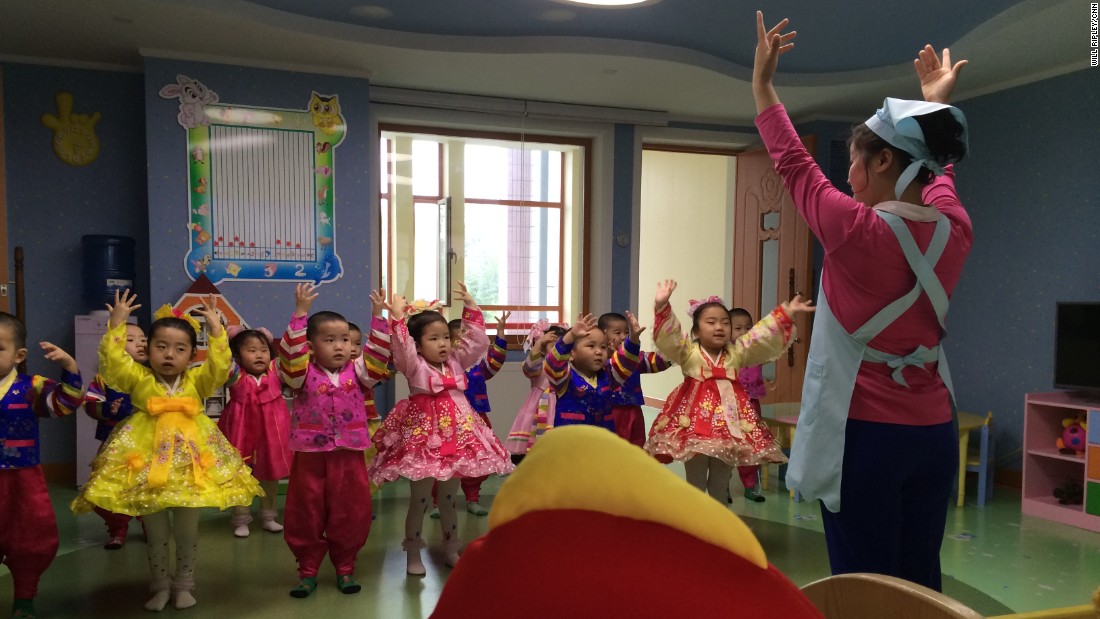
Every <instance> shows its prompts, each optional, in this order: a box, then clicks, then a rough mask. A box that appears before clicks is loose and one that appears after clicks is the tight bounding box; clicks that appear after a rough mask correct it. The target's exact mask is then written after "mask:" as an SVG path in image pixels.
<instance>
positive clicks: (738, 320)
mask: <svg viewBox="0 0 1100 619" xmlns="http://www.w3.org/2000/svg"><path fill="white" fill-rule="evenodd" d="M729 317H730V341H731V342H734V341H736V340H737V338H739V337H741V336H742V335H744V334H746V333H748V332H749V331H751V330H752V325H753V322H752V314H750V313H749V310H747V309H744V308H742V307H734V308H732V309H730V311H729ZM737 380H739V381H740V382H741V386H742V387H744V388H745V395H747V396H749V407H750V408H751V409H752V411H751V412H752V417H751V418H750V419H749V421H751V422H752V423H756V424H759V423H761V420H762V417H761V413H760V399H761V398H763V397H766V396H767V395H768V389H767V387H765V386H764V370H763V366H759V365H754V366H751V367H747V368H742V369H741V370H740V371H738V372H737ZM759 473H760V465H759V464H753V465H749V466H739V467H737V476H738V477H740V478H741V485H743V486H744V487H745V498H746V499H748V500H750V501H752V502H754V503H763V502H764V495H762V494H760V492H758V491H757V489H756V480H757V478H758V477H759ZM729 502H730V503H733V498H732V497H730V499H729Z"/></svg>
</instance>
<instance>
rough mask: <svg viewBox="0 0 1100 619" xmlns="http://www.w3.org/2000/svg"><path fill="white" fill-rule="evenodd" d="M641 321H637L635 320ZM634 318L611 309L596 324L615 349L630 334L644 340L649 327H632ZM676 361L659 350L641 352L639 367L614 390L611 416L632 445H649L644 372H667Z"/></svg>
mask: <svg viewBox="0 0 1100 619" xmlns="http://www.w3.org/2000/svg"><path fill="white" fill-rule="evenodd" d="M634 324H635V325H637V321H634ZM630 325H631V322H630V321H627V318H626V316H623V315H622V314H618V313H615V312H608V313H606V314H604V315H602V316H600V320H599V322H598V323H597V324H596V326H597V327H598V328H599V329H600V331H603V332H604V334H605V335H606V336H607V349H608V350H611V351H614V350H618V349H619V346H622V343H623V340H625V339H626V337H627V335H629V336H630V339H631V340H632V341H635V342H639V343H640V342H641V341H642V340H641V339H640V336H641V334H642V331H645V327H639V330H638V332H637V333H634V332H632V331H631V329H630ZM670 367H672V364H671V363H669V362H668V361H666V360H665V358H664V357H662V356H661V355H659V354H658V353H655V352H647V353H641V354H640V355H639V357H638V369H637V370H636V371H635V372H634V373H633V374H631V376H630V378H628V379H626V383H624V384H623V386H622V387H619V388H618V389H616V390H615V392H614V393H612V394H611V418H612V419H613V420H614V421H615V434H618V435H619V436H621V437H623V438H624V439H626V441H627V442H629V443H630V444H631V445H637V446H638V447H641V446H643V445H645V419H644V418H643V417H642V405H643V404H645V396H644V395H643V394H642V374H656V373H657V372H664V371H665V370H667V369H668V368H670Z"/></svg>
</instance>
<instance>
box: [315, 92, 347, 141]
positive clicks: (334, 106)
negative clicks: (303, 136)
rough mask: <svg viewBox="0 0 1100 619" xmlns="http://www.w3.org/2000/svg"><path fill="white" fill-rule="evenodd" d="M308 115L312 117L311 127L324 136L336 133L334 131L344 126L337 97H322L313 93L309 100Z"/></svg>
mask: <svg viewBox="0 0 1100 619" xmlns="http://www.w3.org/2000/svg"><path fill="white" fill-rule="evenodd" d="M309 113H310V114H312V115H313V126H314V127H317V128H318V129H319V130H320V131H321V133H324V134H325V135H332V134H334V133H336V129H337V128H339V127H343V125H344V117H343V116H341V115H340V97H339V96H338V95H322V94H318V93H317V91H313V93H312V94H311V96H310V98H309Z"/></svg>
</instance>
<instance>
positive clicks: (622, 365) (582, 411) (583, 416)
mask: <svg viewBox="0 0 1100 619" xmlns="http://www.w3.org/2000/svg"><path fill="white" fill-rule="evenodd" d="M628 316H629V315H628ZM629 319H630V321H631V333H632V334H634V333H640V332H641V327H639V326H638V323H637V321H636V320H634V317H633V316H629ZM637 367H638V342H636V341H634V339H633V338H632V337H630V338H627V339H626V340H624V341H623V343H622V346H621V347H620V348H619V349H618V350H616V351H615V352H613V353H612V354H611V358H610V359H608V358H607V336H606V335H604V332H603V331H600V330H599V329H597V328H596V317H595V316H593V315H592V314H586V315H583V316H581V317H580V318H578V319H577V322H576V323H574V324H573V327H572V328H571V329H569V331H568V332H567V333H566V334H565V335H563V336H562V337H561V338H560V339H559V340H558V341H557V342H555V343H554V347H553V348H552V349H551V351H550V354H548V355H547V356H546V360H545V361H544V362H543V371H544V372H546V375H547V376H548V377H549V379H550V388H551V389H552V390H553V391H554V393H555V394H556V395H557V402H556V404H555V408H554V427H559V426H567V425H572V424H585V425H590V426H601V427H604V428H607V429H608V430H611V431H612V432H614V431H615V423H614V420H613V419H612V417H611V395H612V393H613V392H614V391H615V389H616V388H618V387H621V386H622V385H623V384H625V383H626V381H627V379H629V378H630V377H631V375H633V374H634V371H635V370H636V369H637Z"/></svg>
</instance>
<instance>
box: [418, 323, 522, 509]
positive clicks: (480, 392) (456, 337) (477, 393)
mask: <svg viewBox="0 0 1100 619" xmlns="http://www.w3.org/2000/svg"><path fill="white" fill-rule="evenodd" d="M511 315H512V313H511V312H503V313H501V315H500V318H498V319H497V334H496V338H494V339H493V341H492V342H491V343H490V344H489V351H488V352H487V353H486V354H485V356H484V357H483V358H482V359H481V360H479V361H478V362H477V363H475V364H474V365H473V366H471V367H470V368H469V369H467V370H466V391H465V393H466V399H467V400H469V402H470V406H471V407H473V409H474V411H475V412H476V413H477V415H478V417H481V420H482V421H484V422H485V425H486V426H487V427H488V428H489V429H492V427H493V424H492V422H490V421H489V413H490V412H491V411H492V409H491V408H490V407H489V392H488V390H487V388H486V386H485V383H486V381H488V380H489V379H491V378H492V377H494V376H496V375H497V372H499V371H500V368H501V367H503V366H504V358H505V356H506V355H507V354H508V340H506V339H504V327H505V324H507V322H508V317H509V316H511ZM447 328H448V329H449V330H450V332H451V348H452V349H458V347H459V346H460V345H461V344H462V336H463V335H464V334H463V332H462V319H460V318H456V319H454V320H452V321H450V322H448V323H447ZM488 477H489V476H488V475H482V476H480V477H463V478H462V480H461V482H460V484H459V485H461V486H462V494H464V495H465V496H466V511H467V512H470V513H471V514H473V515H475V516H488V515H489V510H487V509H485V508H484V507H482V506H481V484H483V483H485V480H486V479H488ZM433 496H434V495H433Z"/></svg>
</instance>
